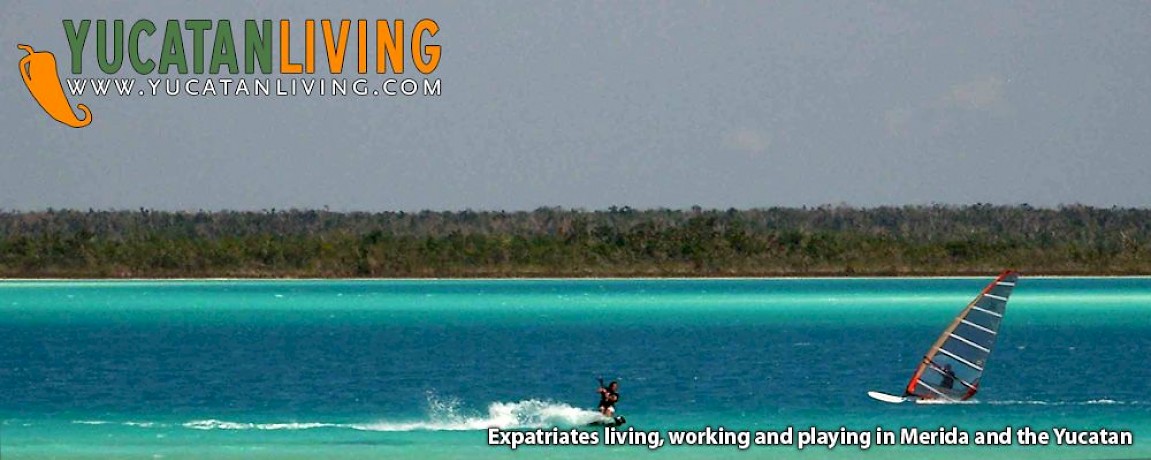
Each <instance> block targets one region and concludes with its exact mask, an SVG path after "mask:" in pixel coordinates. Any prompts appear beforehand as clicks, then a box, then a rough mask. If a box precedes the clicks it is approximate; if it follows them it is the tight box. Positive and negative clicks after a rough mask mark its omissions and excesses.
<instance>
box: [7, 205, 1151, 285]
mask: <svg viewBox="0 0 1151 460" xmlns="http://www.w3.org/2000/svg"><path fill="white" fill-rule="evenodd" d="M1008 268H1010V269H1014V270H1018V271H1020V272H1021V273H1023V274H1024V275H1031V276H1035V275H1041V276H1147V275H1151V209H1133V208H1127V209H1124V208H1110V209H1103V208H1093V207H1088V206H1066V207H1060V208H1058V209H1039V208H1032V207H1029V206H1026V205H1021V206H992V205H972V206H904V207H879V208H865V209H860V208H850V207H831V206H825V207H818V208H766V209H745V210H738V209H727V210H705V209H700V208H693V209H691V210H669V209H649V210H637V209H632V208H628V207H626V206H625V207H622V208H616V207H613V208H609V209H607V210H599V211H586V210H577V209H563V208H539V209H537V210H534V211H516V212H503V211H470V210H469V211H459V212H434V211H423V212H417V213H406V212H378V213H354V212H352V213H339V212H329V211H317V210H290V211H274V210H273V211H267V212H231V211H219V212H208V211H200V212H169V211H152V210H146V209H141V210H139V211H87V212H85V211H75V210H49V211H45V212H4V211H0V278H29V279H50V278H63V279H136V278H149V279H177V278H191V279H212V278H240V279H297V278H308V279H381V278H386V279H508V278H513V279H530V278H563V279H577V278H626V279H636V278H661V279H671V278H796V277H803V278H838V277H940V276H971V277H985V276H993V275H995V274H997V273H999V272H1000V271H1002V270H1004V269H1008Z"/></svg>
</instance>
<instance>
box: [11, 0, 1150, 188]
mask: <svg viewBox="0 0 1151 460" xmlns="http://www.w3.org/2000/svg"><path fill="white" fill-rule="evenodd" d="M43 3H44V4H41V3H40V2H19V3H16V2H12V3H9V4H7V5H6V6H5V13H4V14H3V15H2V16H0V37H2V39H0V43H3V48H2V49H3V50H4V51H3V53H2V54H0V55H2V56H5V57H4V60H5V61H6V62H8V64H7V65H8V69H9V70H8V71H5V72H0V84H2V85H3V88H4V89H3V94H2V100H0V130H3V131H2V133H3V138H4V139H7V142H6V143H5V144H4V145H3V146H0V209H43V208H47V207H54V208H81V209H87V208H97V209H106V208H117V209H120V208H128V209H135V208H138V207H148V208H161V209H173V210H177V209H193V210H194V209H200V208H203V209H262V208H273V207H274V208H281V209H282V208H292V207H295V208H318V207H322V206H325V205H326V206H330V207H331V209H333V210H416V209H424V208H430V209H453V210H454V209H464V208H472V209H508V210H512V209H533V208H536V207H539V206H565V207H585V208H604V207H607V206H610V205H630V206H633V207H641V208H647V207H661V206H662V207H673V208H682V207H688V206H692V205H697V204H698V205H701V206H704V207H719V208H727V207H739V208H743V207H764V206H798V205H817V204H824V203H832V204H837V203H847V204H850V205H857V206H876V205H886V204H896V205H900V204H924V203H951V204H968V203H975V202H990V203H997V204H1014V203H1030V204H1032V205H1041V206H1055V205H1059V204H1062V203H1085V204H1092V205H1100V206H1112V205H1119V206H1140V207H1145V206H1149V205H1151V180H1149V179H1148V177H1149V176H1151V2H1049V1H1042V2H1011V3H1007V2H966V1H965V2H946V3H939V2H923V3H910V4H909V3H887V2H879V3H871V2H854V1H851V2H847V1H844V2H806V1H804V2H720V1H717V2H703V3H696V2H642V3H641V2H624V3H617V2H528V1H519V2H493V1H483V2H458V3H456V2H449V3H438V2H437V3H417V2H399V3H392V2H375V1H373V2H324V3H322V4H311V5H306V6H305V5H301V4H296V3H292V4H280V3H277V2H267V3H264V2H219V3H217V4H211V5H206V6H204V5H197V4H194V3H188V2H171V1H156V2H147V3H144V4H140V5H137V4H135V3H133V2H123V3H119V2H117V3H113V2H107V5H105V4H103V3H101V4H96V3H95V2H69V3H55V2H43ZM423 17H429V18H433V19H435V20H436V21H437V23H438V24H439V26H440V32H439V34H438V35H436V36H435V37H434V38H433V39H431V42H432V43H434V44H439V45H441V46H442V49H443V51H442V60H441V62H440V66H439V68H438V69H437V70H436V72H434V73H433V74H432V77H434V78H440V79H441V82H442V83H441V84H442V90H443V95H442V96H440V97H436V98H431V97H417V98H407V99H402V98H383V97H379V98H373V97H366V98H354V97H347V98H323V97H315V96H313V97H288V98H275V97H258V98H257V97H231V98H230V97H214V98H198V97H192V96H182V97H176V98H170V97H166V96H160V97H132V98H122V99H121V98H112V97H105V98H98V97H95V96H90V95H86V96H83V97H80V98H72V99H71V103H72V105H73V107H75V105H76V104H77V103H85V104H87V105H88V106H89V107H91V108H92V110H93V112H94V113H95V116H94V123H93V124H92V125H91V126H89V127H87V128H83V129H73V128H68V127H65V126H63V125H61V124H58V123H56V122H54V121H52V120H50V119H49V118H48V116H47V115H46V114H45V113H44V111H43V110H41V109H40V108H39V106H37V105H36V102H35V101H34V100H33V98H32V97H31V95H30V94H29V92H28V90H27V89H26V88H25V86H24V84H23V82H22V81H21V79H20V75H19V72H18V71H17V63H18V62H19V60H20V58H21V57H23V56H24V55H25V53H24V52H23V51H20V50H18V49H17V48H16V44H17V43H27V44H30V45H32V46H33V47H34V48H36V49H38V50H39V49H47V50H50V51H53V52H55V54H56V59H57V61H58V62H59V63H60V66H61V67H62V69H61V75H62V76H64V77H71V75H70V73H69V72H68V71H67V68H66V67H67V65H68V62H69V59H70V53H69V51H68V46H67V41H66V38H65V34H64V31H63V27H62V25H61V21H62V20H63V19H75V20H80V19H96V18H110V19H115V18H124V19H127V20H128V22H129V24H131V22H133V21H134V20H136V19H138V18H147V19H151V20H153V21H154V22H156V23H157V25H158V26H159V27H160V28H161V32H160V33H161V34H162V29H163V22H164V21H165V20H167V19H181V20H182V19H196V18H206V19H213V20H215V19H232V20H233V21H234V22H239V21H242V20H243V19H280V18H289V19H293V20H296V21H299V22H301V23H302V20H303V19H304V18H316V19H323V18H336V19H339V18H351V19H358V18H367V19H376V18H385V19H394V18H403V19H405V20H406V21H407V23H408V27H409V28H410V26H411V25H412V24H414V23H415V21H416V20H418V19H420V18H423ZM297 24H298V23H297ZM237 33H239V30H237ZM90 34H92V35H93V36H92V37H90V38H89V40H88V46H89V47H91V48H94V47H95V37H94V35H95V28H94V27H93V30H92V32H90ZM210 35H211V34H210ZM158 36H159V34H158V35H157V37H158ZM190 37H191V34H190V33H186V34H185V38H186V40H188V42H189V43H190ZM353 37H354V34H353ZM152 40H153V41H152V42H151V43H153V46H156V45H155V42H157V41H158V39H157V38H153V39H152ZM353 43H354V39H353ZM293 44H294V45H297V47H299V46H300V45H299V43H297V42H295V41H294V42H293ZM277 46H278V44H277ZM354 46H355V45H354V44H353V45H352V47H353V49H354ZM352 56H354V54H353V52H352V51H349V62H350V63H351V62H354V61H353V59H354V58H352ZM145 57H148V56H145ZM325 62H326V61H322V60H321V61H319V62H318V63H317V65H318V67H320V68H324V66H325ZM372 62H374V61H372ZM349 65H352V64H349ZM408 65H409V66H410V65H411V64H410V62H409V64H408ZM409 68H410V67H409ZM84 74H85V76H91V77H101V76H103V74H102V73H100V72H99V71H98V70H97V67H96V64H95V52H94V50H90V51H88V52H87V53H86V61H85V72H84ZM124 75H129V74H127V73H125V74H124ZM320 76H324V77H327V76H328V75H326V74H321V75H320ZM405 76H419V74H417V73H415V72H413V71H411V70H409V71H408V72H407V73H405ZM152 77H155V75H153V76H152ZM141 83H142V81H141Z"/></svg>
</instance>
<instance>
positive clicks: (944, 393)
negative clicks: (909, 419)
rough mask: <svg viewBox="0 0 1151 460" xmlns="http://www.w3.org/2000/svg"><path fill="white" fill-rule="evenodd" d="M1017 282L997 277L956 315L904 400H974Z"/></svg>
mask: <svg viewBox="0 0 1151 460" xmlns="http://www.w3.org/2000/svg"><path fill="white" fill-rule="evenodd" d="M1018 279H1019V274H1018V273H1015V272H1013V271H1005V272H1003V273H1001V274H1000V275H999V277H998V278H995V281H992V282H991V284H989V285H987V287H986V288H984V289H983V292H981V293H979V296H977V297H975V300H972V301H971V303H969V304H967V307H966V308H964V309H963V311H961V312H959V316H957V317H955V320H954V321H952V322H951V325H949V326H947V329H944V330H943V334H942V335H940V336H939V339H937V340H936V341H935V343H934V344H932V345H931V348H930V349H928V350H927V354H926V355H924V356H923V361H921V362H920V363H919V367H918V368H916V369H915V374H913V375H912V376H911V381H910V382H908V383H907V389H906V390H905V391H904V396H909V397H916V398H919V399H941V400H948V401H964V400H967V399H969V398H971V397H972V396H975V393H976V392H977V391H979V379H980V378H981V377H982V376H983V367H984V366H985V365H986V364H987V357H988V356H989V355H990V354H991V350H992V349H994V348H995V338H996V337H997V336H998V334H999V324H1000V323H1001V322H1002V321H1003V313H1004V312H1005V311H1006V310H1007V298H1008V297H1010V296H1011V291H1012V290H1013V289H1014V288H1015V281H1016V280H1018Z"/></svg>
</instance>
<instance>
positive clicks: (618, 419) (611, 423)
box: [588, 415, 627, 428]
mask: <svg viewBox="0 0 1151 460" xmlns="http://www.w3.org/2000/svg"><path fill="white" fill-rule="evenodd" d="M624 423H627V419H625V418H623V416H622V415H617V416H615V417H614V418H608V417H604V418H603V420H596V421H594V422H591V423H589V424H588V426H603V427H612V428H614V427H619V426H622V425H623V424H624Z"/></svg>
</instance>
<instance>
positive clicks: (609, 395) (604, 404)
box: [596, 379, 619, 417]
mask: <svg viewBox="0 0 1151 460" xmlns="http://www.w3.org/2000/svg"><path fill="white" fill-rule="evenodd" d="M596 391H597V392H599V412H600V413H601V414H603V416H604V417H611V416H613V414H615V403H616V402H619V382H616V381H612V382H611V383H609V384H608V386H606V387H605V386H603V379H600V380H599V389H597V390H596Z"/></svg>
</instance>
